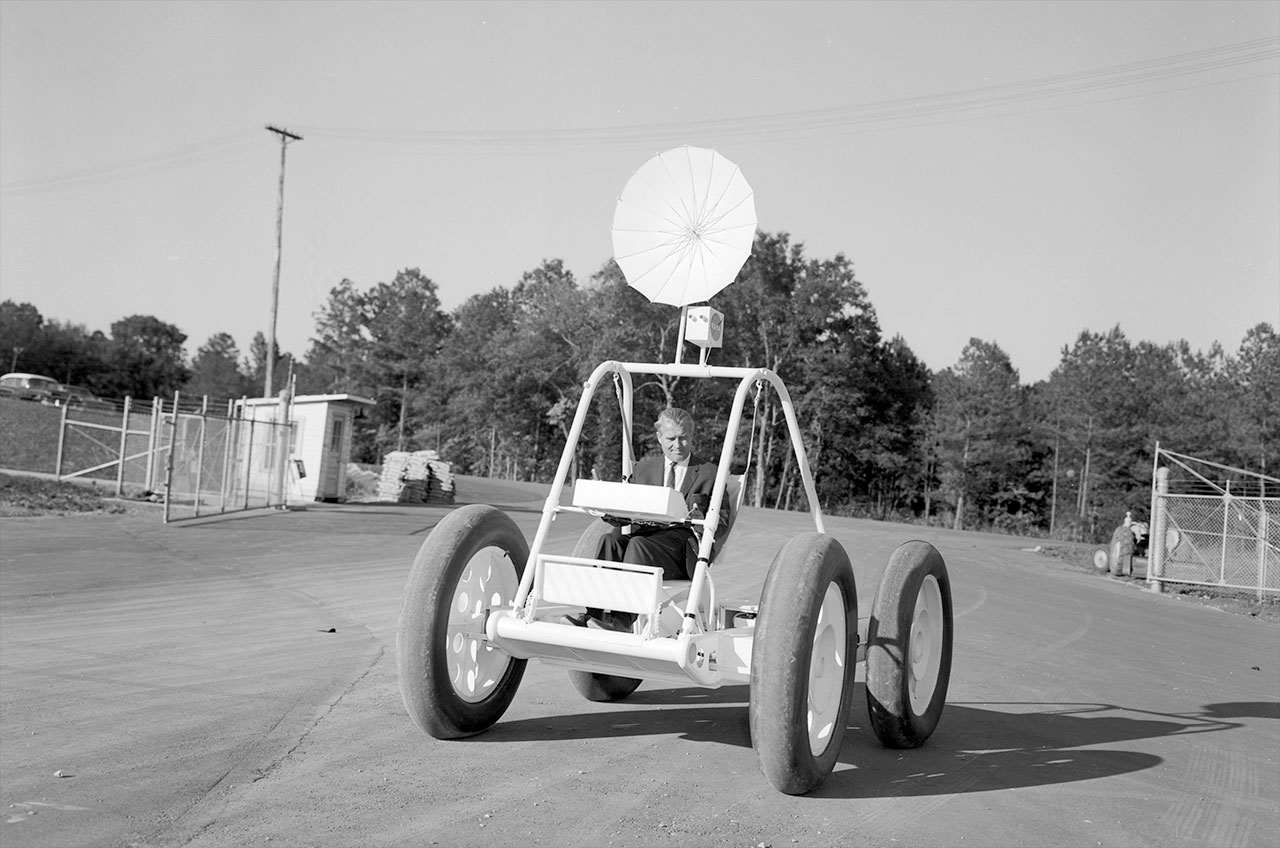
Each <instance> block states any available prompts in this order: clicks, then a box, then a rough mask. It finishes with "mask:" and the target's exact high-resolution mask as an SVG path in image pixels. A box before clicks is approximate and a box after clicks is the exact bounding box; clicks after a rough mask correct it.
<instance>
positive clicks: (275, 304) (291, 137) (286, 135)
mask: <svg viewBox="0 0 1280 848" xmlns="http://www.w3.org/2000/svg"><path fill="white" fill-rule="evenodd" d="M267 131H268V132H273V133H275V134H276V135H278V136H280V199H279V203H278V205H277V206H276V274H275V278H274V279H273V280H272V282H271V323H270V325H269V326H268V332H267V378H266V380H265V381H264V383H265V385H264V386H263V390H262V396H263V397H271V388H272V386H271V383H272V378H273V377H274V376H275V369H276V313H277V312H278V311H279V308H280V248H281V242H282V241H283V240H284V152H285V149H286V148H287V147H288V146H289V142H290V141H302V136H300V135H295V134H294V133H291V132H289V131H288V130H282V129H280V128H279V127H273V126H271V125H270V124H267Z"/></svg>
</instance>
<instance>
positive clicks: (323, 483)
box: [237, 394, 374, 502]
mask: <svg viewBox="0 0 1280 848" xmlns="http://www.w3.org/2000/svg"><path fill="white" fill-rule="evenodd" d="M241 404H243V407H242V408H243V409H244V415H245V417H246V418H252V419H255V420H258V421H265V420H278V418H277V416H278V415H279V410H280V400H279V399H277V398H249V399H247V400H245V401H242V402H237V406H240V405H241ZM373 405H374V402H373V401H372V400H370V399H369V398H363V397H359V396H357V395H347V394H341V395H296V396H295V397H294V398H293V402H292V404H290V413H289V418H290V421H291V422H292V423H293V439H292V441H293V445H292V448H291V449H290V451H289V460H290V465H291V467H290V468H289V469H288V471H287V478H288V481H287V484H286V489H287V491H288V500H289V501H291V502H295V501H341V500H345V497H346V485H347V463H348V462H349V461H350V459H351V429H352V426H353V424H354V422H355V419H356V416H357V415H358V414H360V413H361V412H362V411H363V410H364V409H365V408H366V407H371V406H373Z"/></svg>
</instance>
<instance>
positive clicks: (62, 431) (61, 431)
mask: <svg viewBox="0 0 1280 848" xmlns="http://www.w3.org/2000/svg"><path fill="white" fill-rule="evenodd" d="M68 405H69V404H65V403H64V404H63V405H62V417H61V418H59V419H58V458H57V459H56V460H54V463H53V476H54V477H56V478H57V479H59V480H61V479H62V449H63V445H64V444H65V442H66V438H67V406H68Z"/></svg>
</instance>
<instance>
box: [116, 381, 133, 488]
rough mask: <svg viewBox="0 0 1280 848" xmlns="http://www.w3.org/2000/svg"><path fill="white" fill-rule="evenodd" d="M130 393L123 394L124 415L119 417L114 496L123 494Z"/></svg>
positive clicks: (127, 446)
mask: <svg viewBox="0 0 1280 848" xmlns="http://www.w3.org/2000/svg"><path fill="white" fill-rule="evenodd" d="M131 400H133V397H132V396H131V395H125V396H124V416H123V417H122V418H121V419H120V462H119V464H118V465H117V466H116V497H117V498H118V497H120V496H121V495H123V494H124V458H125V457H126V456H128V453H129V402H130V401H131Z"/></svg>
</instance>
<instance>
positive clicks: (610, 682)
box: [396, 149, 953, 794]
mask: <svg viewBox="0 0 1280 848" xmlns="http://www.w3.org/2000/svg"><path fill="white" fill-rule="evenodd" d="M686 150H687V149H686ZM690 161H692V157H690ZM642 170H643V169H642ZM640 173H641V172H638V174H637V175H639V174H640ZM687 182H692V183H697V179H696V176H695V177H694V178H693V179H692V180H688V181H687ZM713 182H714V181H713ZM625 199H626V194H625V193H624V198H623V200H625ZM621 204H622V201H620V206H621ZM693 205H697V204H693ZM752 216H753V217H752V220H751V229H752V232H754V212H752ZM616 226H617V225H616V222H615V232H616ZM617 241H618V240H617V238H616V235H615V252H617V253H618V254H619V257H621V256H622V254H621V252H620V251H618V245H617ZM619 264H620V265H622V259H621V258H619ZM739 267H741V261H739V262H738V266H737V267H734V268H732V270H731V271H730V272H729V280H730V281H731V280H732V278H733V275H734V274H736V273H737V270H738V268H739ZM624 270H625V266H624ZM630 277H631V275H630V274H628V278H629V279H630ZM633 284H634V283H633ZM724 284H726V285H727V282H726V283H724ZM720 287H721V288H722V287H723V285H721V286H720ZM709 296H710V295H708V294H706V293H705V291H704V292H703V293H702V295H701V296H699V297H695V298H694V300H693V302H698V301H700V300H705V299H707V298H708V297H709ZM683 318H684V321H683V322H682V324H681V339H680V341H679V342H677V356H676V361H675V362H674V363H668V364H655V363H643V362H619V361H606V362H603V363H601V364H600V365H599V366H597V367H596V369H595V370H594V372H593V373H592V374H591V376H590V378H589V379H588V380H587V381H586V382H585V383H584V385H583V392H582V397H581V399H580V401H579V404H578V409H577V412H576V415H575V417H574V420H573V424H572V426H571V428H570V431H569V435H568V438H567V440H566V444H565V447H564V452H563V454H562V455H561V458H560V463H559V467H558V469H557V471H556V474H555V478H554V480H553V481H552V483H551V487H550V491H549V493H548V495H547V498H546V501H545V503H544V506H543V509H542V516H541V519H540V521H539V524H538V529H537V532H536V534H535V536H534V538H533V542H532V544H529V543H527V542H526V540H525V538H524V536H523V534H522V533H521V532H520V530H519V528H518V527H517V525H516V523H515V522H514V521H513V520H512V519H511V518H510V517H508V516H507V515H506V514H505V513H503V512H502V511H500V510H498V509H496V508H494V507H490V506H485V505H470V506H465V507H462V508H459V509H457V510H454V511H452V512H450V513H449V514H448V515H446V516H445V518H444V519H443V520H442V521H441V522H440V523H439V524H438V525H437V526H436V527H435V529H434V530H432V532H431V534H430V535H429V536H428V537H427V539H426V540H425V541H424V542H423V544H422V547H421V549H420V550H419V552H418V555H417V557H416V559H415V560H414V564H413V568H412V571H411V573H410V577H409V581H408V585H407V586H406V588H405V594H404V599H403V605H402V608H401V613H400V624H399V630H398V633H397V639H396V649H397V664H398V670H399V677H400V691H401V694H402V696H403V699H404V703H405V706H406V708H407V709H408V712H409V714H410V716H411V717H412V718H413V720H414V721H415V722H416V723H417V724H418V725H419V726H420V727H421V728H422V729H423V730H425V731H426V732H427V733H429V734H430V735H432V736H434V737H436V738H438V739H454V738H459V737H465V736H469V735H472V734H475V733H479V732H481V731H483V730H485V729H486V728H488V727H490V726H491V725H493V724H494V723H495V722H497V721H498V720H499V719H500V718H501V717H502V715H503V713H504V712H505V711H506V709H507V707H508V706H509V705H510V704H511V701H512V699H513V698H514V697H515V694H516V690H517V688H518V687H519V685H520V681H521V678H522V676H523V674H524V670H525V665H526V662H527V661H528V660H530V659H537V660H540V661H542V662H543V663H546V664H550V665H556V666H562V667H564V668H566V669H568V670H569V677H570V679H571V680H572V682H573V684H574V686H575V687H576V688H577V690H578V691H579V692H580V693H581V694H582V695H583V696H585V697H586V698H588V699H590V700H593V701H616V700H620V699H622V698H626V697H627V696H628V695H630V694H631V693H632V692H634V691H635V689H636V687H638V686H639V685H640V683H641V682H642V681H643V680H650V681H657V682H662V683H668V684H675V685H686V686H687V685H692V686H699V687H705V688H711V689H714V688H718V687H720V686H724V685H726V684H741V683H747V684H750V701H749V707H748V710H749V718H750V729H751V741H752V746H753V747H754V749H755V751H756V756H757V760H758V762H759V765H760V769H761V771H762V772H763V773H764V775H765V777H766V778H767V779H768V780H769V782H770V783H771V784H772V785H773V786H774V787H775V788H777V789H778V790H779V791H782V792H785V793H788V794H802V793H805V792H808V791H810V790H812V789H814V788H815V787H817V786H819V785H820V784H821V783H822V782H823V781H824V780H825V779H826V778H827V777H828V775H830V774H831V771H832V770H833V768H834V767H835V763H836V760H837V758H838V756H839V754H840V748H841V743H842V741H843V738H844V733H845V728H846V727H847V725H848V722H849V711H850V709H851V706H852V701H853V692H854V675H855V670H856V664H857V663H858V662H865V663H866V693H867V708H868V713H869V716H870V724H871V727H872V729H873V731H874V732H875V734H876V737H877V738H878V739H879V740H880V741H881V743H883V744H884V745H887V746H890V747H895V748H911V747H915V746H918V745H920V744H922V743H923V742H924V741H925V740H926V739H928V738H929V736H930V735H931V734H932V733H933V731H934V728H935V727H936V726H937V724H938V720H939V718H940V717H941V715H942V710H943V706H944V704H945V701H946V694H947V684H948V680H949V678H950V671H951V649H952V635H953V623H952V608H951V585H950V580H949V578H948V575H947V569H946V566H945V564H944V562H943V559H942V556H941V555H940V554H939V552H938V551H937V550H936V549H935V548H934V547H933V546H932V545H929V544H928V543H926V542H922V541H913V542H907V543H906V544H903V545H901V546H900V547H898V548H897V550H895V551H894V552H893V554H892V555H891V557H890V559H889V563H888V565H887V567H886V568H885V570H884V572H883V575H882V576H881V579H880V582H879V585H878V586H877V588H876V591H875V595H874V598H873V600H872V602H871V606H870V613H869V615H868V616H867V617H866V618H865V619H859V605H858V592H857V587H856V585H855V577H854V571H853V568H852V566H851V564H850V561H849V556H848V554H847V553H846V552H845V549H844V548H843V546H842V545H841V544H840V542H838V541H837V540H836V539H835V538H834V537H832V536H830V535H828V534H827V533H826V532H825V529H824V525H823V518H822V511H821V508H820V506H819V502H818V496H817V491H816V488H815V486H814V481H813V477H812V474H811V472H810V469H809V464H808V461H807V458H806V455H805V449H804V443H803V440H802V438H801V431H800V427H799V424H798V422H797V419H796V414H795V409H794V407H793V405H792V402H791V398H790V395H789V394H788V392H787V389H786V386H785V385H784V384H783V382H782V380H781V379H780V378H779V377H778V375H777V374H775V373H773V372H772V371H770V370H768V369H763V368H742V367H722V366H712V365H708V364H707V352H708V350H709V349H710V348H713V347H718V346H719V345H720V335H721V331H722V325H721V323H720V316H719V313H718V312H716V311H715V310H712V309H710V308H709V307H704V308H701V309H698V310H690V309H689V308H688V306H687V305H685V310H684V316H683ZM686 338H688V339H689V340H691V341H693V342H694V343H696V344H698V345H699V346H701V347H702V357H701V361H700V362H699V363H698V364H692V363H688V364H686V363H681V362H680V361H679V358H680V357H679V351H680V349H681V348H682V346H683V343H684V342H685V341H686ZM636 375H665V376H667V377H672V378H681V379H691V380H724V381H732V382H735V383H736V391H735V394H734V398H733V404H732V408H731V410H730V413H729V417H728V422H727V426H726V428H725V433H724V437H723V439H722V441H721V448H720V454H719V459H718V473H717V476H716V480H715V484H714V486H713V489H712V493H711V498H710V503H709V505H708V508H707V509H706V510H705V516H702V517H699V516H698V515H697V514H695V515H693V516H691V515H689V513H688V511H687V509H686V506H685V503H684V501H683V499H682V498H681V497H680V495H679V493H678V492H677V491H675V490H674V489H668V488H665V487H662V486H649V485H641V484H638V483H602V482H600V481H594V480H577V481H574V482H573V483H572V486H571V488H572V491H573V497H572V501H571V502H570V503H567V504H566V503H564V502H563V501H564V497H565V494H566V489H567V488H570V481H569V479H568V478H569V474H570V471H571V469H572V468H573V465H574V457H575V455H576V449H577V444H578V440H579V438H580V437H581V434H582V431H583V427H584V424H585V422H586V420H587V417H588V411H589V409H590V406H591V402H592V399H593V397H594V396H595V394H596V392H597V391H598V390H599V389H600V388H601V387H602V386H603V385H605V384H606V383H608V382H612V384H613V388H614V391H615V394H616V395H617V400H618V409H619V416H620V419H621V424H622V433H623V439H622V442H623V444H622V470H623V476H624V478H625V479H629V478H630V477H631V472H632V467H633V457H632V455H631V433H633V432H634V428H633V420H632V407H633V393H632V383H633V377H634V376H636ZM767 390H772V391H773V392H775V393H776V395H777V399H778V402H779V405H780V407H781V409H782V411H783V413H784V416H785V420H786V424H787V431H788V438H789V442H790V445H791V448H792V450H793V453H794V460H795V464H796V467H797V469H798V470H799V473H800V477H801V479H802V481H803V485H804V488H805V493H806V495H807V497H808V502H809V504H810V509H811V514H812V518H813V528H814V529H813V531H812V532H806V533H802V534H799V535H796V536H793V537H791V538H789V539H782V540H780V545H779V547H778V548H777V552H776V554H775V555H774V556H773V561H772V564H771V565H770V567H769V570H768V573H767V576H766V578H765V581H764V585H763V588H762V590H761V594H760V597H759V599H758V603H752V604H746V603H744V604H733V603H729V602H726V601H723V600H721V599H720V598H718V597H717V594H716V590H715V585H714V581H713V579H712V572H713V570H714V571H717V572H719V571H722V570H723V569H726V568H732V567H733V563H732V561H721V559H723V557H724V555H727V554H732V553H734V549H733V546H731V545H726V547H725V551H724V552H723V553H720V552H716V551H715V550H714V549H715V539H714V536H715V534H714V533H713V532H712V528H715V527H717V526H719V520H720V516H721V514H722V513H724V512H726V511H727V514H728V521H729V522H730V525H732V522H733V521H734V520H735V519H736V518H737V513H738V510H739V508H740V506H741V492H742V489H743V485H742V484H743V479H742V477H739V476H737V475H734V474H733V473H731V467H732V464H733V461H734V457H735V446H736V442H737V437H738V432H739V429H740V427H741V424H742V420H743V413H744V409H745V406H746V402H747V398H748V397H754V402H753V410H758V408H759V403H760V397H761V393H762V392H763V391H767ZM754 420H755V416H754V414H753V418H752V421H753V423H752V429H753V431H754ZM747 465H748V466H749V465H750V449H749V448H748V462H747ZM566 513H576V514H586V515H590V516H605V515H608V516H610V517H612V518H615V519H618V518H622V519H626V520H630V521H633V522H634V521H648V522H669V523H680V524H687V525H688V526H691V527H692V528H694V530H695V532H696V533H697V534H698V535H699V538H700V543H699V550H698V562H697V568H696V570H695V572H694V574H693V578H692V579H691V580H664V579H663V576H662V569H661V568H660V567H657V566H645V565H632V564H628V563H620V562H608V561H604V560H600V559H596V558H595V557H596V552H597V551H598V550H599V540H600V537H601V536H602V535H603V534H604V533H606V532H608V531H609V530H610V529H611V525H610V524H608V523H606V522H605V521H604V520H602V519H601V520H594V521H592V522H591V524H590V525H589V526H588V527H587V529H586V531H585V532H584V533H583V534H582V536H581V538H580V539H579V540H578V543H577V545H576V547H575V548H574V550H573V553H572V554H571V555H562V554H556V553H550V552H548V551H547V550H546V541H547V536H548V532H549V530H550V527H551V523H552V522H553V521H554V520H555V519H556V517H557V516H558V515H561V514H566ZM764 521H766V522H767V518H766V519H764ZM729 536H730V537H731V536H732V527H731V526H730V529H729ZM713 553H714V554H715V556H716V557H721V559H716V558H715V557H713ZM730 559H731V558H730ZM584 607H587V608H597V609H605V610H613V611H614V612H625V613H631V614H634V616H635V622H634V625H633V626H632V629H631V631H630V632H615V631H612V630H595V629H590V628H584V627H575V626H573V625H571V624H566V623H564V622H563V621H562V618H563V616H564V614H565V613H566V612H570V611H576V610H580V609H582V608H584Z"/></svg>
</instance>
